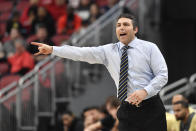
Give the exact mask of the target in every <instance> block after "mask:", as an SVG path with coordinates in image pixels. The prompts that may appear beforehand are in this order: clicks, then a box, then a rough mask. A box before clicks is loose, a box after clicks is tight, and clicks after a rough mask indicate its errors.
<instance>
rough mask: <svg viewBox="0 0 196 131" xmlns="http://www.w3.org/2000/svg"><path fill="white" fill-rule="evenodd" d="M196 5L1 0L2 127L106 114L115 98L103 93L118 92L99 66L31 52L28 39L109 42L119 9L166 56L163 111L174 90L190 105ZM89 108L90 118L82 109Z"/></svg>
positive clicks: (50, 130) (43, 125)
mask: <svg viewBox="0 0 196 131" xmlns="http://www.w3.org/2000/svg"><path fill="white" fill-rule="evenodd" d="M195 5H196V1H194V0H188V1H184V0H0V130H1V131H74V128H75V127H76V126H74V128H73V127H72V128H73V129H68V127H69V128H70V125H71V124H70V123H72V125H73V122H75V121H76V122H75V123H77V124H75V125H79V127H80V128H78V129H75V130H77V131H79V129H81V130H83V129H84V128H85V126H87V125H88V124H86V125H85V121H87V122H86V123H88V122H89V121H90V122H93V121H97V120H100V119H102V118H105V116H108V114H110V115H112V112H113V110H112V109H116V106H115V104H114V103H115V102H117V100H116V99H115V98H113V97H112V99H111V98H108V97H109V96H116V87H115V85H114V82H113V80H112V79H111V77H110V75H109V74H108V72H107V70H106V69H105V67H104V66H102V65H90V64H88V63H85V62H75V61H71V60H68V59H61V58H58V57H55V56H42V55H41V56H34V55H33V54H34V53H36V52H37V51H38V50H37V47H36V46H32V45H30V44H29V43H30V42H32V41H36V42H43V43H46V44H49V45H52V46H60V45H64V44H68V45H73V46H80V47H81V46H99V45H104V44H107V43H114V42H117V38H116V35H115V24H116V18H117V17H118V16H119V15H120V14H121V13H123V12H124V13H134V14H135V15H136V16H137V18H138V25H139V32H138V34H137V37H138V38H140V39H144V40H148V41H151V42H153V43H156V44H157V46H158V47H159V48H160V50H161V52H162V53H163V55H164V57H165V60H166V62H167V65H168V70H169V81H168V84H167V85H166V86H165V87H164V88H163V90H162V91H161V92H160V96H161V98H162V100H163V102H164V104H165V107H166V109H167V111H170V110H171V98H172V96H173V95H175V94H177V93H180V94H183V95H184V96H186V97H187V99H188V100H189V102H190V103H191V104H192V105H193V107H194V104H195V103H196V97H195V96H196V95H195V94H196V88H195V87H196V83H195V79H196V74H195V72H196V68H195V67H196V61H195V59H196V52H195V49H196V14H195V13H194V12H196V8H195ZM111 101H112V102H111ZM114 101H115V102H114ZM108 103H109V105H108ZM112 103H113V104H114V105H112ZM117 103H118V102H117ZM107 105H108V106H107ZM110 106H111V107H112V108H110ZM88 111H92V112H93V113H90V114H91V117H92V114H96V115H94V116H96V120H94V117H93V118H91V117H87V116H85V113H86V112H88ZM105 112H107V113H105ZM66 115H67V116H66ZM76 118H77V120H75V119H76ZM113 119H115V116H113ZM69 120H70V121H69ZM73 120H74V121H73ZM114 123H115V122H114ZM66 127H67V128H66ZM114 127H115V124H114ZM114 127H113V128H114ZM113 128H112V129H113ZM110 129H111V128H110ZM110 129H108V130H110ZM112 131H115V128H114V129H113V130H112Z"/></svg>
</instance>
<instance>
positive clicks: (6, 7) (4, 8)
mask: <svg viewBox="0 0 196 131" xmlns="http://www.w3.org/2000/svg"><path fill="white" fill-rule="evenodd" d="M12 8H13V3H12V1H2V2H1V4H0V12H10V11H11V10H12Z"/></svg>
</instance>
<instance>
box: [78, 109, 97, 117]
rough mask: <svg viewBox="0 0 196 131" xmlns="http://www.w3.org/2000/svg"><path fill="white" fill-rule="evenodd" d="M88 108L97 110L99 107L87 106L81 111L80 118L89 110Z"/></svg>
mask: <svg viewBox="0 0 196 131" xmlns="http://www.w3.org/2000/svg"><path fill="white" fill-rule="evenodd" d="M90 110H98V111H99V107H97V106H92V107H87V108H85V109H84V110H83V112H82V118H84V113H85V112H87V111H90Z"/></svg>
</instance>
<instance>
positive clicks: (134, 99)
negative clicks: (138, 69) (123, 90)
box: [127, 89, 148, 106]
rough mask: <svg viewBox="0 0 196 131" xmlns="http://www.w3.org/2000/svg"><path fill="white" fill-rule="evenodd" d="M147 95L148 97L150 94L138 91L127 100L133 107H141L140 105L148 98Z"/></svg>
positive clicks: (143, 90)
mask: <svg viewBox="0 0 196 131" xmlns="http://www.w3.org/2000/svg"><path fill="white" fill-rule="evenodd" d="M147 95H148V93H147V92H146V90H145V89H142V90H136V91H135V92H133V93H132V94H131V95H130V96H129V97H128V98H127V100H128V101H129V103H131V104H132V105H136V106H139V104H140V103H141V102H142V101H143V100H144V99H145V98H146V96H147Z"/></svg>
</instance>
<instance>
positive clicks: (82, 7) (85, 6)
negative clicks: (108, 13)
mask: <svg viewBox="0 0 196 131" xmlns="http://www.w3.org/2000/svg"><path fill="white" fill-rule="evenodd" d="M90 6H91V1H90V0H80V4H79V7H78V8H77V11H76V12H77V14H78V15H79V16H80V18H81V19H82V22H84V21H88V22H89V19H90Z"/></svg>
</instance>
